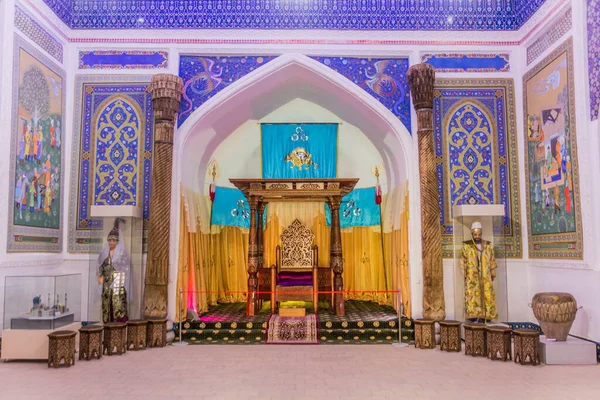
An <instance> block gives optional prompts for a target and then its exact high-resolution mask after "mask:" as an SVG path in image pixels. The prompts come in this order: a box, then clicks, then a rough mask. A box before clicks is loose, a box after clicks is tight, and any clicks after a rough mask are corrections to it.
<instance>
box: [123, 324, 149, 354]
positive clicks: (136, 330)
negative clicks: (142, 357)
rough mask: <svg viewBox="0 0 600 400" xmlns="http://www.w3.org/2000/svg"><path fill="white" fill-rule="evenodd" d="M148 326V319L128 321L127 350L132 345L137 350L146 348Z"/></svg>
mask: <svg viewBox="0 0 600 400" xmlns="http://www.w3.org/2000/svg"><path fill="white" fill-rule="evenodd" d="M147 327H148V321H145V320H143V319H134V320H130V321H127V350H130V349H131V346H133V350H135V351H137V350H139V349H142V350H144V349H145V348H146V329H147Z"/></svg>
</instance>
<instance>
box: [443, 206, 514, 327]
mask: <svg viewBox="0 0 600 400" xmlns="http://www.w3.org/2000/svg"><path fill="white" fill-rule="evenodd" d="M453 216H454V224H453V228H454V312H455V319H456V320H458V321H472V322H485V323H494V322H496V323H497V322H506V321H508V290H507V276H506V257H505V254H506V240H505V234H504V232H505V229H504V226H505V225H506V218H507V217H506V216H505V214H504V205H502V204H500V205H498V204H491V205H483V204H482V205H460V206H455V207H454V208H453Z"/></svg>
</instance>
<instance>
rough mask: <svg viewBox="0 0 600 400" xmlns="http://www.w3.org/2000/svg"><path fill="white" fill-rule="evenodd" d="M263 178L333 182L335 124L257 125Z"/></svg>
mask: <svg viewBox="0 0 600 400" xmlns="http://www.w3.org/2000/svg"><path fill="white" fill-rule="evenodd" d="M261 140H262V176H263V178H266V179H268V178H293V179H305V178H308V179H310V178H336V177H337V140H338V124H261Z"/></svg>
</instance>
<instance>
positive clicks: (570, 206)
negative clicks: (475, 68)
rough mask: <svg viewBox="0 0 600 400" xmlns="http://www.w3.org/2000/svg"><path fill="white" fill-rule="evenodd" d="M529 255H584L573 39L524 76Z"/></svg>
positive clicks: (553, 256) (576, 257)
mask: <svg viewBox="0 0 600 400" xmlns="http://www.w3.org/2000/svg"><path fill="white" fill-rule="evenodd" d="M523 92H524V101H523V104H524V108H525V110H524V118H525V121H524V124H525V143H526V146H527V149H526V152H525V167H526V183H527V185H526V187H527V222H528V223H527V226H528V237H529V257H531V258H562V259H582V258H583V241H582V230H581V229H582V228H581V207H580V200H579V176H578V161H577V145H576V144H577V137H576V131H575V99H574V87H573V41H572V39H569V40H567V41H566V42H564V43H563V44H562V45H560V46H559V47H558V48H557V49H556V50H554V51H553V52H552V53H551V54H550V55H548V56H547V57H546V58H545V59H544V60H542V61H541V62H540V63H539V64H537V65H536V66H535V67H533V68H532V69H531V70H530V71H529V72H527V74H526V75H525V76H524V77H523Z"/></svg>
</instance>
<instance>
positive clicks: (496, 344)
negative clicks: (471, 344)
mask: <svg viewBox="0 0 600 400" xmlns="http://www.w3.org/2000/svg"><path fill="white" fill-rule="evenodd" d="M485 329H486V335H487V357H488V358H489V359H490V360H502V361H506V360H512V350H511V336H512V335H511V334H512V329H510V328H507V327H504V326H488V327H486V328H485ZM498 354H499V355H500V356H498Z"/></svg>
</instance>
